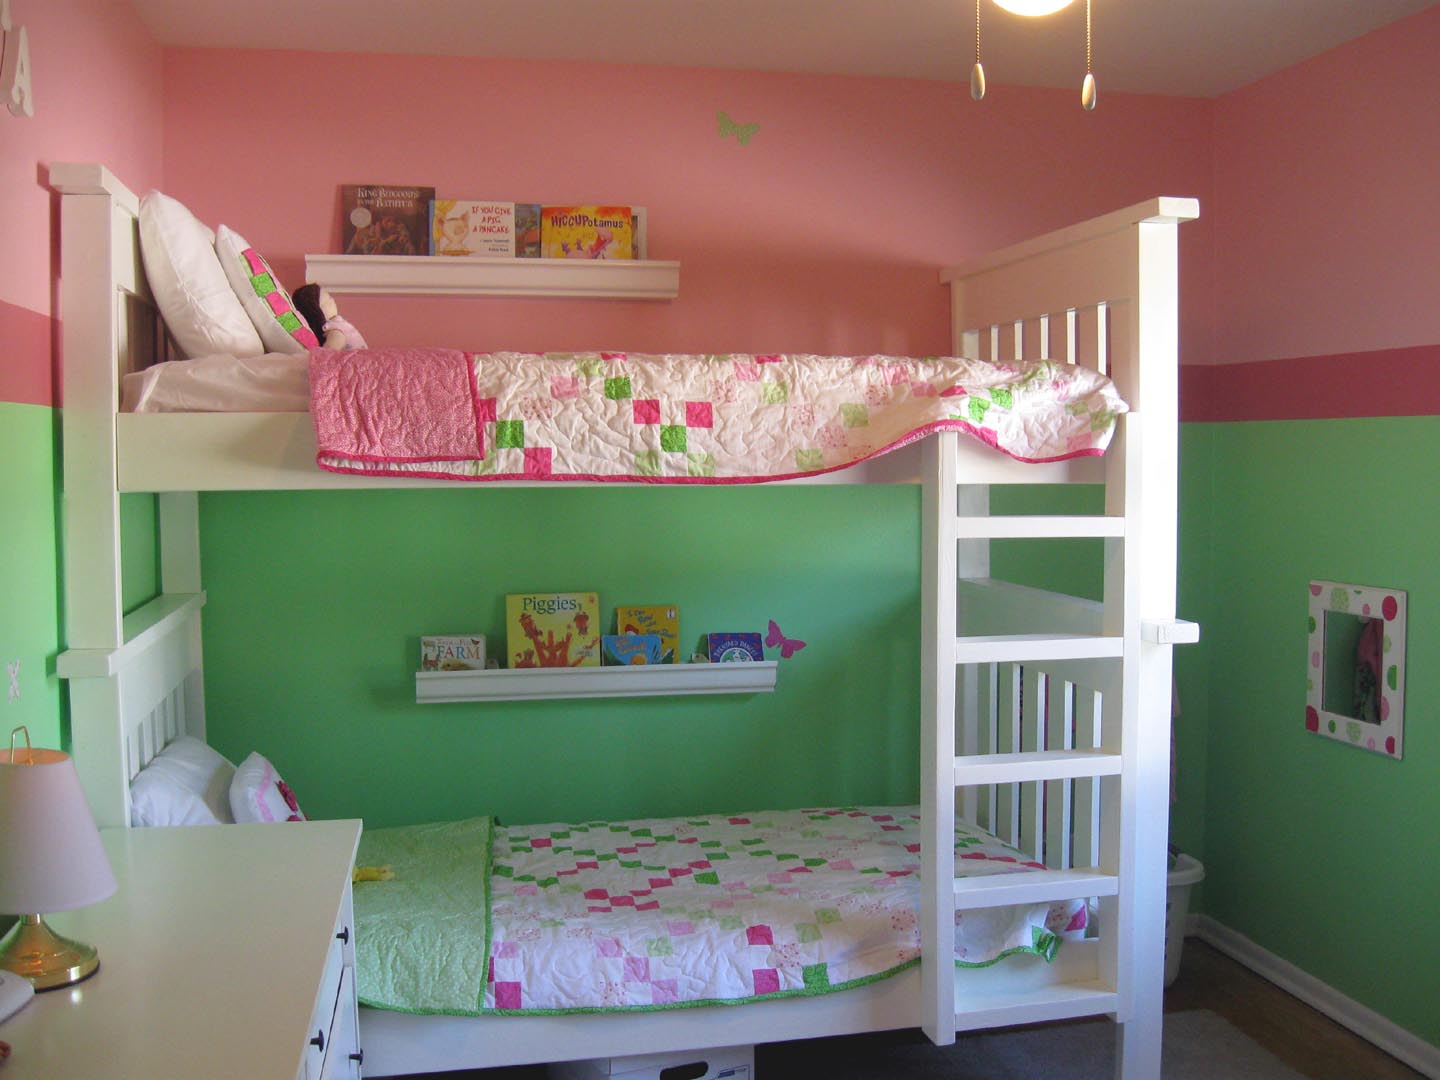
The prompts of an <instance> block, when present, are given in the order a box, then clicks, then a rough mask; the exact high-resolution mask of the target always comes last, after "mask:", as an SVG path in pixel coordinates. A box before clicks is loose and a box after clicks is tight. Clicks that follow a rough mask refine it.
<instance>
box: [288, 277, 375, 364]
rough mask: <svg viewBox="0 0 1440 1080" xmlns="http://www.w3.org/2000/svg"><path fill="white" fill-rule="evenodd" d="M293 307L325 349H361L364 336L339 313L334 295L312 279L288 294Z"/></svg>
mask: <svg viewBox="0 0 1440 1080" xmlns="http://www.w3.org/2000/svg"><path fill="white" fill-rule="evenodd" d="M290 299H291V301H292V302H293V303H294V304H295V310H296V311H298V312H299V313H300V314H301V315H302V316H304V318H305V321H306V322H307V323H309V324H310V329H311V330H313V331H315V336H316V337H317V338H319V339H320V344H321V345H323V346H324V347H325V348H327V349H364V348H367V346H366V344H365V339H364V338H363V337H361V335H360V331H359V330H356V329H355V327H354V325H353V324H352V323H351V322H350V320H349V319H346V318H344V317H343V316H342V315H341V314H340V308H339V306H338V305H337V304H336V303H335V298H334V297H333V296H331V295H330V293H329V292H328V291H326V290H325V289H322V288H321V287H320V286H319V285H316V284H314V283H313V282H312V283H311V284H309V285H301V286H300V288H298V289H296V290H295V292H294V293H293V294H291V297H290Z"/></svg>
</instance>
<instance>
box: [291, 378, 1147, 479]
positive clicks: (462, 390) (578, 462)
mask: <svg viewBox="0 0 1440 1080" xmlns="http://www.w3.org/2000/svg"><path fill="white" fill-rule="evenodd" d="M310 395H311V415H312V417H313V418H314V422H315V434H316V444H317V447H318V453H317V458H316V460H317V462H318V463H319V465H320V467H321V468H323V469H328V470H330V471H331V472H346V473H359V474H364V475H385V476H414V477H432V478H443V479H453V480H526V481H544V480H602V481H604V480H609V481H631V482H648V483H673V484H683V483H692V484H726V483H745V482H754V481H762V480H782V479H788V478H794V477H802V476H808V475H813V474H816V473H823V472H829V471H832V470H835V469H843V468H846V467H847V466H850V465H855V464H857V463H859V462H862V461H864V460H866V459H867V458H871V457H875V456H876V455H878V454H884V453H886V452H888V451H890V450H894V449H896V448H898V447H901V446H904V445H906V444H907V443H910V442H913V441H914V440H916V439H919V438H923V437H924V436H926V435H928V434H931V433H932V432H936V431H962V432H965V433H967V434H969V435H972V436H974V437H975V438H977V439H980V440H981V441H983V442H985V443H987V444H988V445H990V446H993V447H995V448H996V449H998V450H1000V451H1003V452H1004V453H1006V454H1009V455H1010V456H1011V457H1014V458H1018V459H1019V460H1021V461H1055V460H1059V459H1063V458H1071V457H1078V456H1082V455H1087V454H1100V453H1103V452H1104V450H1105V447H1106V446H1107V445H1108V443H1109V440H1110V436H1111V434H1112V432H1113V431H1114V427H1115V417H1116V415H1117V414H1119V413H1122V412H1124V411H1125V409H1126V406H1125V403H1124V402H1123V401H1122V400H1121V399H1120V397H1119V395H1118V394H1117V393H1116V392H1115V388H1114V386H1113V385H1112V384H1111V383H1110V381H1109V380H1108V379H1107V378H1106V377H1105V376H1103V375H1100V374H1098V373H1097V372H1094V371H1091V370H1089V369H1087V368H1081V367H1076V366H1073V365H1067V364H1059V363H1053V362H1050V361H1034V362H1029V363H1023V364H989V363H984V362H982V361H979V360H966V359H962V358H958V357H928V358H925V359H907V358H901V357H893V356H859V357H849V356H839V357H837V356H809V355H799V354H786V355H779V354H775V355H753V354H739V353H727V354H722V355H702V354H687V355H675V354H663V355H650V354H643V355H642V354H639V353H608V352H586V353H545V354H536V353H515V352H498V353H465V352H460V351H457V350H450V349H358V350H352V351H348V352H333V351H329V350H324V349H319V350H315V351H313V352H312V353H311V354H310Z"/></svg>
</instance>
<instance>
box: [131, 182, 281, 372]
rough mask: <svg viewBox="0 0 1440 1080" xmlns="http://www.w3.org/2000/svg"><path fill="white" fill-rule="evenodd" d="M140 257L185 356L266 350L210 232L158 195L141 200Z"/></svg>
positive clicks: (173, 202) (178, 205)
mask: <svg viewBox="0 0 1440 1080" xmlns="http://www.w3.org/2000/svg"><path fill="white" fill-rule="evenodd" d="M140 255H141V258H142V259H143V260H144V263H145V276H146V278H148V279H149V281H150V291H151V292H153V293H154V294H155V303H156V304H157V305H158V306H159V308H160V314H162V315H164V316H165V325H166V326H168V327H169V328H170V336H171V337H173V338H174V339H175V343H176V344H177V345H179V346H180V351H181V352H183V353H184V354H185V355H186V356H190V357H195V356H210V355H212V354H214V353H229V354H230V355H231V356H239V357H247V356H259V355H260V354H261V353H263V352H264V351H265V346H263V345H262V344H261V343H260V335H259V334H257V333H256V332H255V326H254V324H252V323H251V322H250V316H248V315H246V314H245V309H244V308H243V307H241V306H240V301H239V299H237V298H236V296H235V291H234V290H233V289H231V288H230V281H229V279H227V278H226V277H225V271H224V269H222V268H221V266H220V259H219V257H218V256H217V255H216V254H215V234H214V233H213V232H211V231H210V229H209V227H208V226H206V225H204V224H202V223H201V222H200V221H198V220H196V218H195V215H194V214H192V213H190V211H189V210H187V209H186V208H185V206H184V204H182V203H179V202H177V201H176V200H174V199H172V198H170V196H168V195H164V194H162V193H161V192H158V191H151V192H149V193H148V194H146V195H145V196H144V197H143V198H142V199H141V200H140Z"/></svg>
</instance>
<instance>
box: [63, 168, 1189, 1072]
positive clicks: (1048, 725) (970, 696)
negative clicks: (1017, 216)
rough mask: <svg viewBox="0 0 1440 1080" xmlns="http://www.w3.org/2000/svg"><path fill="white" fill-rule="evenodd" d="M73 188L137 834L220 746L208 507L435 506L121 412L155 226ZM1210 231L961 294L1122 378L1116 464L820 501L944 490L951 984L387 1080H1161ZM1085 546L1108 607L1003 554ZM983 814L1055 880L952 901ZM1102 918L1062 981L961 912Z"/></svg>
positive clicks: (98, 567)
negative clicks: (760, 1078) (251, 494)
mask: <svg viewBox="0 0 1440 1080" xmlns="http://www.w3.org/2000/svg"><path fill="white" fill-rule="evenodd" d="M50 182H51V186H52V187H53V188H54V189H55V190H56V191H58V192H60V193H61V196H62V198H61V267H62V283H61V285H62V288H61V313H62V317H63V324H62V333H63V346H64V356H65V358H66V363H65V371H64V402H65V406H64V470H65V471H64V480H65V495H64V499H65V608H66V626H67V631H68V636H69V648H68V649H67V651H66V652H64V653H63V654H62V655H61V657H60V660H59V664H58V668H59V673H60V674H61V676H63V677H64V678H66V679H67V680H68V683H69V693H70V707H71V741H72V749H73V751H74V757H75V761H76V765H77V768H78V769H79V771H80V774H81V779H82V781H83V782H84V784H85V788H86V792H87V794H88V796H89V798H90V802H91V806H92V808H93V810H94V812H95V816H96V818H97V819H98V820H99V822H100V824H101V825H103V826H125V825H128V823H129V786H128V785H129V781H130V779H131V778H132V777H133V776H134V775H135V773H136V772H137V771H138V770H139V769H140V768H141V767H142V766H143V764H144V763H145V762H146V761H148V760H149V759H150V757H152V756H153V755H154V754H155V753H156V752H157V751H158V750H159V748H160V747H162V746H163V745H164V744H165V743H166V742H167V741H168V740H169V739H171V738H173V737H174V736H175V735H176V734H177V733H180V732H185V731H188V732H189V733H191V734H196V735H199V736H201V737H203V736H204V722H205V721H204V692H203V657H202V651H201V634H200V612H201V608H202V607H203V605H204V603H205V594H204V592H203V591H202V584H201V574H200V557H199V551H200V543H199V533H198V515H197V497H196V492H198V491H211V490H275V489H306V488H341V487H345V488H348V487H397V486H407V487H413V486H417V485H418V486H432V485H431V484H430V483H428V482H426V481H414V480H402V479H389V478H370V477H357V476H348V475H339V474H333V473H326V472H322V471H321V470H319V469H318V468H316V467H315V465H314V452H315V444H314V436H313V433H312V431H311V428H310V425H309V418H308V416H306V415H304V414H294V415H288V414H260V413H252V414H229V415H219V414H206V415H180V414H159V415H131V414H117V411H116V410H117V402H118V400H119V388H120V382H119V381H120V377H121V375H122V374H123V373H124V372H126V371H129V370H133V369H136V368H138V367H140V366H143V365H144V364H145V363H148V362H150V361H152V360H153V359H155V358H156V357H157V356H158V355H160V354H161V353H162V352H163V349H164V341H165V335H164V333H163V330H162V329H161V326H160V321H159V319H158V316H157V315H156V313H155V310H154V305H153V303H152V301H151V298H150V295H149V289H148V287H147V285H146V282H145V277H144V273H143V270H142V269H141V264H140V256H139V250H138V230H137V225H136V215H137V213H138V202H137V199H136V197H135V196H134V195H133V194H132V193H131V192H130V191H128V190H127V189H126V188H125V186H124V185H123V184H121V183H120V182H119V181H118V180H116V178H115V177H114V176H113V175H111V174H110V173H109V171H108V170H106V169H105V168H104V167H102V166H99V165H54V166H52V167H51V170H50ZM1197 213H1198V208H1197V205H1196V203H1195V201H1194V200H1191V199H1170V198H1161V199H1153V200H1150V201H1149V202H1145V203H1142V204H1140V205H1138V206H1134V207H1130V208H1129V209H1127V210H1123V211H1119V212H1116V213H1113V214H1108V215H1105V216H1104V217H1101V218H1097V219H1095V220H1093V221H1089V222H1086V223H1084V224H1081V225H1076V226H1073V227H1071V228H1067V229H1063V230H1061V231H1059V232H1055V233H1051V234H1049V235H1047V236H1044V237H1041V238H1038V239H1036V240H1033V241H1030V242H1027V243H1024V244H1020V245H1017V246H1015V247H1012V248H1008V249H1006V250H1004V251H1001V252H997V253H995V254H993V255H990V256H988V257H985V258H983V259H979V260H977V261H975V262H972V263H969V264H966V265H964V266H960V267H956V268H953V269H950V270H946V271H944V272H943V273H942V275H941V280H942V281H944V282H947V283H948V284H949V285H950V287H951V294H952V306H953V326H954V327H955V332H954V348H955V350H956V351H957V352H959V353H963V354H966V355H988V356H990V357H991V358H994V359H1002V358H1023V359H1032V358H1041V357H1049V358H1055V359H1063V360H1066V361H1068V362H1072V363H1079V364H1083V365H1086V366H1090V367H1097V368H1099V369H1101V370H1104V371H1106V372H1107V373H1108V374H1110V375H1111V377H1112V378H1113V379H1114V380H1115V382H1116V384H1117V385H1118V387H1119V390H1120V392H1121V394H1122V395H1123V396H1124V398H1125V399H1126V400H1127V401H1128V402H1129V404H1130V406H1131V411H1130V413H1129V414H1128V415H1126V416H1125V417H1123V418H1122V420H1121V422H1120V425H1119V429H1118V431H1117V432H1116V437H1115V440H1114V443H1113V444H1112V446H1111V449H1110V451H1109V452H1108V453H1107V454H1106V455H1105V457H1104V458H1099V459H1097V458H1083V459H1078V460H1075V461H1070V462H1064V463H1059V464H1051V465H1021V464H1018V463H1016V462H1014V461H1012V460H1010V459H1009V458H1007V457H1005V456H1004V455H1002V454H1000V453H998V452H996V451H993V450H991V449H989V448H988V447H985V446H983V445H981V444H979V443H977V442H974V441H971V440H963V441H962V440H961V439H959V438H958V437H956V436H954V435H948V434H947V435H941V436H938V437H935V438H931V439H927V440H925V441H924V442H923V443H922V444H921V446H920V447H918V448H914V447H912V448H910V449H909V450H907V451H902V452H900V453H897V454H893V455H890V456H889V457H887V458H883V459H880V460H878V461H876V462H873V463H871V464H869V465H868V466H863V467H857V468H855V469H851V470H847V471H846V472H844V473H838V474H832V475H830V476H827V477H824V478H820V480H819V481H818V482H832V483H834V482H838V483H889V482H910V483H914V482H920V483H922V484H923V486H924V496H923V505H924V523H923V537H924V552H923V582H922V596H923V598H924V601H923V610H922V612H921V619H922V627H923V657H922V679H923V688H922V712H923V716H922V723H923V727H924V733H923V737H922V745H923V755H922V756H923V761H922V774H921V785H922V804H923V815H924V823H925V829H926V833H925V835H926V843H925V845H924V850H923V874H922V880H923V890H924V892H923V904H922V941H923V957H924V960H923V962H922V964H921V965H919V966H918V967H916V968H912V969H909V970H908V971H906V972H904V973H902V974H900V975H898V976H896V977H894V978H891V979H886V980H883V981H881V982H879V983H876V984H873V985H871V986H868V987H864V988H861V989H857V990H852V991H847V992H845V993H839V994H832V995H826V996H822V997H815V998H799V999H786V1000H780V1001H775V1002H763V1003H755V1004H749V1005H746V1006H745V1007H744V1008H725V1007H718V1006H717V1007H712V1008H703V1009H683V1010H677V1011H674V1012H669V1013H665V1014H662V1015H659V1016H656V1015H651V1014H639V1015H637V1014H625V1013H619V1014H601V1015H582V1016H563V1017H546V1016H535V1017H528V1016H527V1017H483V1018H478V1019H476V1018H463V1017H417V1016H409V1015H405V1014H401V1013H394V1012H384V1011H380V1010H372V1009H364V1010H362V1020H361V1043H362V1045H363V1047H364V1049H365V1055H366V1056H365V1071H366V1073H367V1075H394V1074H397V1073H407V1072H428V1071H441V1070H447V1069H459V1068H475V1067H483V1066H490V1065H502V1064H522V1063H529V1062H538V1061H554V1060H564V1059H571V1058H596V1057H610V1056H625V1055H631V1054H640V1053H660V1052H666V1051H678V1050H690V1049H699V1048H703V1047H711V1046H730V1045H737V1044H746V1043H755V1042H767V1041H776V1040H783V1039H797V1038H808V1037H816V1036H824V1035H834V1034H839V1033H845V1032H861V1031H878V1030H886V1029H893V1028H906V1027H917V1026H918V1027H923V1029H924V1030H925V1032H926V1033H927V1034H928V1035H929V1037H930V1038H931V1039H932V1040H934V1041H935V1042H936V1043H940V1044H945V1043H950V1042H953V1041H954V1039H955V1035H956V1032H958V1031H967V1030H972V1029H977V1028H985V1027H994V1026H1001V1025H1009V1024H1019V1023H1032V1022H1037V1021H1047V1020H1057V1019H1063V1018H1069V1017H1079V1016H1087V1015H1110V1016H1112V1017H1113V1018H1114V1019H1115V1020H1116V1021H1117V1026H1118V1032H1119V1036H1118V1047H1119V1055H1118V1060H1119V1064H1118V1066H1117V1075H1118V1076H1120V1077H1122V1078H1123V1080H1155V1078H1157V1077H1158V1076H1159V1075H1160V1034H1161V992H1162V982H1163V966H1164V965H1163V955H1164V953H1163V950H1164V919H1165V876H1166V828H1167V824H1166V823H1167V815H1168V776H1169V739H1170V729H1169V718H1170V702H1171V696H1170V665H1171V648H1170V646H1171V645H1173V644H1175V643H1178V642H1180V641H1187V640H1188V641H1193V640H1195V639H1196V637H1197V636H1198V629H1197V628H1196V627H1195V626H1194V625H1193V624H1190V623H1185V622H1182V621H1179V620H1176V619H1175V617H1174V614H1175V613H1174V598H1175V551H1176V535H1175V527H1176V443H1177V430H1178V424H1177V408H1176V398H1177V375H1178V370H1177V345H1176V340H1177V318H1178V313H1177V270H1176V266H1177V233H1178V226H1179V224H1180V223H1182V222H1184V221H1187V220H1190V219H1192V218H1194V217H1196V216H1197ZM437 483H443V482H437ZM997 483H1003V484H1032V483H1103V484H1104V486H1105V510H1104V514H1103V515H1100V516H1094V517H1047V516H1034V517H1018V518H1017V517H999V516H991V515H990V514H989V513H988V508H989V489H988V487H987V486H986V485H989V484H997ZM128 491H141V492H157V493H159V506H160V521H161V530H160V548H161V586H162V594H161V595H160V596H159V597H157V598H156V599H155V600H153V601H151V602H150V603H148V604H146V605H145V606H144V607H142V608H140V609H139V610H138V611H136V612H134V613H133V614H132V615H129V616H125V615H124V614H123V612H122V606H121V582H120V550H119V539H120V524H119V504H118V498H119V495H120V493H122V492H128ZM475 497H476V498H484V494H483V489H481V490H477V491H476V492H475ZM1074 536H1082V537H1103V538H1104V546H1105V586H1104V589H1105V592H1104V596H1105V598H1104V602H1103V603H1092V602H1086V601H1080V600H1076V599H1074V598H1071V597H1064V596H1060V595H1058V594H1052V593H1045V592H1040V591H1038V590H1033V589H1025V588H1019V587H1016V586H1013V585H1007V584H1004V583H1002V582H997V581H992V580H990V579H989V577H988V574H989V569H990V567H989V559H990V554H989V546H990V541H991V540H993V539H999V538H1007V537H1031V538H1042V537H1074ZM1102 718H1103V722H1102ZM957 751H958V753H957ZM957 789H958V790H959V791H960V793H961V794H960V796H959V798H958V800H957V794H956V793H957ZM957 803H958V805H957ZM957 809H958V810H959V811H960V812H961V814H963V816H965V817H966V818H967V819H970V820H973V821H976V822H977V823H979V824H981V825H984V826H985V827H987V828H990V829H991V831H993V832H996V833H997V834H999V835H1001V836H1002V837H1003V838H1005V839H1008V840H1011V841H1012V842H1015V843H1017V844H1018V845H1019V846H1020V847H1021V848H1022V849H1024V850H1025V851H1027V852H1028V853H1032V854H1033V856H1034V857H1035V858H1036V859H1037V860H1038V861H1042V862H1044V863H1045V864H1046V866H1047V867H1049V868H1050V869H1048V870H1045V871H1035V872H1033V873H1029V874H1024V875H1016V876H1001V877H991V878H978V879H976V878H971V879H968V880H964V881H963V882H962V883H957V884H955V885H954V886H953V888H952V885H951V883H952V882H953V881H954V854H953V850H952V845H951V844H950V843H949V836H950V833H949V824H948V823H949V822H950V821H951V820H952V819H953V817H954V815H955V812H956V810H957ZM1080 897H1097V898H1099V904H1098V911H1099V919H1098V927H1099V930H1098V936H1096V937H1094V938H1090V939H1087V940H1085V941H1081V942H1070V943H1067V944H1066V945H1065V946H1064V947H1062V948H1061V950H1060V952H1059V954H1058V957H1057V959H1056V960H1055V962H1054V963H1050V964H1046V963H1044V962H1043V961H1040V960H1038V959H1037V958H1034V957H1025V956H1020V957H1013V958H1011V959H1009V960H1007V961H1006V962H1004V963H1001V964H998V965H995V966H994V967H991V968H987V969H982V970H962V971H957V970H956V969H955V967H954V965H953V964H952V963H950V962H949V960H948V959H947V958H948V957H949V956H951V955H953V949H954V941H953V934H954V926H953V913H954V911H955V910H956V909H957V908H962V909H963V908H976V907H989V906H999V905H1002V904H1014V903H1021V902H1040V901H1049V900H1061V899H1072V898H1080ZM936 958H939V959H938V961H937V959H936Z"/></svg>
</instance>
